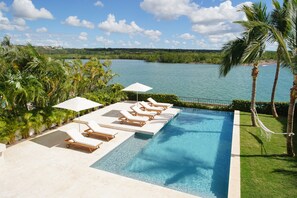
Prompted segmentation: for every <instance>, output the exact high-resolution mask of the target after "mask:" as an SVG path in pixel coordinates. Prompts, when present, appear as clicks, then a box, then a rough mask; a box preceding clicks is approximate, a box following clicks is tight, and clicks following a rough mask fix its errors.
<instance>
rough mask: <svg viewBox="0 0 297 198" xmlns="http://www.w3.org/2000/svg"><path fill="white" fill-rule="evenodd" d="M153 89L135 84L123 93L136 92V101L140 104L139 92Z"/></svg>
mask: <svg viewBox="0 0 297 198" xmlns="http://www.w3.org/2000/svg"><path fill="white" fill-rule="evenodd" d="M151 89H152V88H151V87H149V86H146V85H143V84H141V83H138V82H137V83H134V84H131V85H129V86H128V87H126V88H124V89H122V90H123V91H135V92H136V100H137V103H138V92H147V91H149V90H151Z"/></svg>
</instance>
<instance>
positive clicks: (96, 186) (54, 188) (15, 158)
mask: <svg viewBox="0 0 297 198" xmlns="http://www.w3.org/2000/svg"><path fill="white" fill-rule="evenodd" d="M131 104H132V103H129V102H124V103H117V104H114V105H111V106H108V107H105V108H102V109H99V110H97V111H94V112H92V113H90V114H87V115H85V116H82V117H81V118H80V120H81V121H85V120H88V119H94V120H96V121H97V122H98V123H100V124H103V123H104V124H106V126H108V127H110V128H113V129H112V130H114V131H117V132H118V134H117V135H116V138H114V139H112V140H110V141H109V142H104V143H103V144H102V146H101V147H100V148H99V149H97V150H95V151H94V152H93V153H89V152H88V151H87V150H84V149H82V148H76V147H71V148H70V149H67V148H65V143H64V139H66V138H67V135H66V133H64V132H63V131H65V130H67V129H69V128H72V127H79V125H78V123H73V122H72V123H69V124H66V125H63V126H61V127H58V128H56V129H53V130H50V131H47V132H45V133H43V134H42V135H38V136H36V137H32V138H30V139H28V140H25V141H23V142H20V143H18V144H16V145H13V146H10V147H8V148H7V150H6V151H5V159H4V160H2V161H0V175H1V177H0V185H1V188H0V197H1V198H6V197H30V198H31V197H123V198H125V197H127V198H128V197H129V198H134V197H142V198H146V197H148V198H149V197H154V198H159V197H160V198H163V197H165V198H166V197H168V198H169V197H176V198H182V197H183V198H187V197H196V196H193V195H190V194H185V193H182V192H179V191H175V190H171V189H168V188H164V187H161V186H157V185H152V184H149V183H145V182H141V181H138V180H134V179H130V178H127V177H122V176H119V175H116V174H112V173H109V172H105V171H100V170H97V169H94V168H91V167H90V166H91V165H92V164H93V163H94V162H96V161H97V160H98V159H100V158H102V157H103V156H104V155H106V154H107V153H108V152H110V151H111V150H113V149H114V148H115V147H117V146H118V145H119V144H121V143H122V142H124V141H125V140H126V139H128V138H129V137H131V136H132V135H134V133H133V131H143V132H144V133H150V134H152V133H153V134H155V133H157V132H158V131H159V129H160V128H162V127H163V126H164V125H165V124H166V123H167V122H168V120H169V119H167V120H166V121H165V118H172V117H174V116H175V115H174V113H177V112H176V110H174V111H173V112H172V110H166V111H165V112H164V115H160V116H158V118H157V119H158V120H155V121H150V122H149V123H148V124H147V125H145V126H143V127H135V126H130V125H123V124H119V123H118V121H117V117H116V111H114V110H117V111H118V110H121V109H122V108H123V109H127V108H129V106H130V105H131ZM161 124H163V125H161ZM121 127H124V128H121ZM80 129H81V131H83V130H84V129H86V126H85V125H84V124H81V125H80ZM124 129H125V130H124ZM156 130H158V131H156ZM131 131H132V132H131ZM154 131H155V132H154ZM115 163H116V162H115Z"/></svg>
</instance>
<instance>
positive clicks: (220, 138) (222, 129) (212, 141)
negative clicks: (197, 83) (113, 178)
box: [91, 108, 233, 197]
mask: <svg viewBox="0 0 297 198" xmlns="http://www.w3.org/2000/svg"><path fill="white" fill-rule="evenodd" d="M232 128H233V113H232V112H220V111H210V110H201V109H191V108H182V111H181V113H180V114H179V115H178V116H176V117H175V118H174V119H173V120H171V121H170V122H169V123H168V124H167V125H166V126H165V127H163V129H162V130H161V131H160V132H159V133H158V134H157V135H155V136H154V137H151V136H147V135H141V134H135V135H134V136H133V137H131V138H129V139H128V140H126V141H125V142H124V143H122V144H121V145H120V146H118V147H117V148H116V149H114V150H113V151H112V152H110V153H109V154H108V155H106V156H105V157H103V158H102V159H100V160H98V161H97V162H95V163H94V164H93V165H92V166H91V167H93V168H97V169H100V170H105V171H109V172H112V173H115V174H119V175H123V176H126V177H130V178H134V179H138V180H141V181H145V182H149V183H152V184H157V185H160V186H164V187H167V188H171V189H175V190H178V191H182V192H185V193H190V194H194V195H198V196H201V197H227V194H228V181H229V167H230V153H231V141H232Z"/></svg>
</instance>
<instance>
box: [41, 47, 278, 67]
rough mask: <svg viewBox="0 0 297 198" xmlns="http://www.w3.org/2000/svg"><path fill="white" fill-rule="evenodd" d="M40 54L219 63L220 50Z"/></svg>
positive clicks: (268, 56)
mask: <svg viewBox="0 0 297 198" xmlns="http://www.w3.org/2000/svg"><path fill="white" fill-rule="evenodd" d="M37 49H38V51H39V52H40V53H42V54H46V55H49V56H51V57H53V58H62V59H73V58H78V59H89V58H91V57H94V56H95V57H97V58H99V59H135V60H144V61H147V62H161V63H212V64H220V63H221V58H222V55H221V51H220V50H194V49H141V48H128V49H127V48H83V49H76V48H50V47H37ZM275 58H276V53H275V52H272V51H268V52H265V54H264V56H263V60H262V61H271V60H275Z"/></svg>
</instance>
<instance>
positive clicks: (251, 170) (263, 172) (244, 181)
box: [240, 112, 297, 198]
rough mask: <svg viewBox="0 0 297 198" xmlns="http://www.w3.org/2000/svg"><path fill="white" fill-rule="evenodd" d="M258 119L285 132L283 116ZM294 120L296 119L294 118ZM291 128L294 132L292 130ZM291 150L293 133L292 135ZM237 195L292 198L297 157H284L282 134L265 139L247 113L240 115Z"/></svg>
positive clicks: (283, 138) (295, 190)
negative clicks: (239, 168)
mask: <svg viewBox="0 0 297 198" xmlns="http://www.w3.org/2000/svg"><path fill="white" fill-rule="evenodd" d="M259 116H260V119H261V121H262V122H263V123H264V124H265V125H266V126H267V127H268V128H269V129H271V130H273V131H275V132H284V131H286V118H283V117H281V118H278V119H275V118H273V117H272V116H270V115H264V114H263V115H259ZM295 123H296V119H295ZM296 131H297V130H296V128H295V134H297V133H296ZM294 141H295V142H294V144H295V145H294V146H295V153H296V151H297V135H295V136H294ZM240 144H241V146H240V148H241V151H240V152H241V158H240V160H241V196H242V197H243V198H244V197H257V198H261V197H265V198H266V197H271V198H272V197H296V195H297V182H296V181H297V158H296V157H295V158H292V157H288V156H286V154H285V153H286V138H285V136H284V135H272V137H271V140H270V141H268V140H267V139H266V138H265V137H264V136H261V130H260V128H257V127H252V126H251V121H250V113H245V112H241V114H240Z"/></svg>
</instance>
